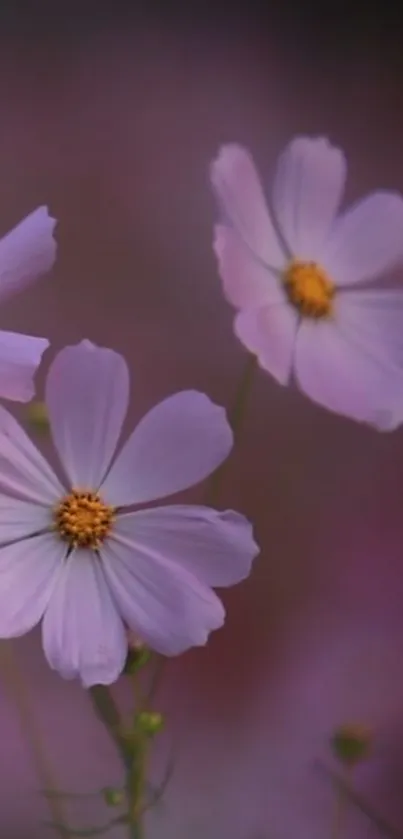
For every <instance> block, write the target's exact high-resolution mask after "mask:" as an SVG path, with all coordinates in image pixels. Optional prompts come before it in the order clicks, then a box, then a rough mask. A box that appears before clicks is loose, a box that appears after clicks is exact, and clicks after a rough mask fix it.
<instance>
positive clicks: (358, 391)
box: [211, 137, 403, 430]
mask: <svg viewBox="0 0 403 839" xmlns="http://www.w3.org/2000/svg"><path fill="white" fill-rule="evenodd" d="M346 168H347V167H346V160H345V157H344V155H343V153H342V152H341V151H340V149H337V148H335V147H334V146H332V145H330V143H329V142H328V141H327V140H326V139H324V138H318V139H310V138H305V137H297V138H296V139H294V140H293V141H292V142H291V143H290V144H289V145H288V146H287V148H286V149H285V151H284V152H283V153H282V155H281V156H280V159H279V161H278V164H277V168H276V172H275V176H274V183H273V188H272V191H271V196H270V199H271V201H270V208H269V206H268V205H267V204H266V201H265V198H264V194H263V190H262V187H261V184H260V181H259V177H258V174H257V172H256V169H255V166H254V163H253V161H252V159H251V157H250V155H249V154H248V152H247V151H246V150H245V149H243V148H241V147H240V146H237V145H227V146H224V147H223V148H221V150H220V152H219V154H218V157H217V158H216V160H215V161H214V162H213V164H212V167H211V179H212V184H213V188H214V190H215V192H216V194H217V197H218V200H219V203H220V207H221V209H222V212H223V223H221V224H218V225H217V227H216V228H215V240H214V249H215V253H216V256H217V259H218V264H219V271H220V275H221V278H222V281H223V286H224V291H225V294H226V297H227V299H228V300H229V301H230V303H232V305H233V306H235V308H236V309H237V314H236V316H235V325H234V328H235V332H236V335H237V336H238V338H239V339H240V340H241V341H242V343H243V344H244V345H245V346H246V347H247V349H248V350H249V351H250V352H251V353H253V354H254V355H256V356H257V358H258V361H259V364H260V366H261V367H262V368H264V369H265V370H267V371H268V372H269V373H271V375H272V376H274V378H275V379H276V380H277V381H278V382H279V383H280V384H282V385H287V384H288V383H289V382H290V381H291V379H292V378H293V377H295V379H296V381H297V383H298V384H299V387H300V388H301V389H302V390H303V391H304V392H305V393H306V394H307V395H308V396H309V397H310V398H311V399H313V400H314V401H315V402H317V403H319V404H320V405H323V406H325V407H326V408H328V409H329V410H331V411H334V412H337V413H340V414H343V415H345V416H348V417H351V418H353V419H355V420H358V421H362V422H367V423H370V424H372V425H374V426H376V427H377V428H379V429H380V430H391V429H392V428H395V427H396V426H397V425H399V424H400V423H401V421H402V418H403V417H402V408H403V287H400V288H395V289H390V290H387V289H386V288H383V289H381V288H379V287H378V288H376V286H375V285H374V284H373V281H375V280H377V279H379V278H380V277H381V276H383V275H385V274H386V273H388V272H390V271H391V270H392V269H393V268H395V267H396V266H397V265H398V264H400V263H402V262H403V198H402V197H401V196H400V195H398V194H397V193H394V192H385V191H383V192H374V193H372V194H371V195H369V196H368V197H366V198H364V199H363V200H361V201H359V202H358V203H356V204H355V205H353V206H352V207H351V208H350V209H348V210H346V211H345V212H343V213H341V214H338V210H339V205H340V202H341V199H342V195H343V190H344V184H345V179H346Z"/></svg>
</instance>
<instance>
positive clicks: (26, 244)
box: [0, 207, 56, 402]
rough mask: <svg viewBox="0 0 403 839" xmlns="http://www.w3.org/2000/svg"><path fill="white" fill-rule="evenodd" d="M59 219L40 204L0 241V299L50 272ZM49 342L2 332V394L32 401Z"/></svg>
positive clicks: (24, 400)
mask: <svg viewBox="0 0 403 839" xmlns="http://www.w3.org/2000/svg"><path fill="white" fill-rule="evenodd" d="M55 225H56V220H55V219H53V218H51V217H50V216H49V214H48V210H47V207H38V208H37V209H36V210H34V212H33V213H30V215H29V216H27V217H26V218H25V219H24V220H23V221H21V222H20V223H19V224H17V226H16V227H14V228H13V230H11V231H10V232H9V233H7V235H6V236H4V237H3V239H1V240H0V301H2V300H4V299H5V298H7V297H9V296H11V295H12V294H15V293H16V292H18V291H20V290H21V289H23V288H25V286H27V285H29V284H30V283H33V282H34V280H36V279H37V278H38V277H40V275H41V274H45V273H46V271H49V270H50V269H51V267H52V265H53V263H54V261H55V258H56V242H55V240H54V238H53V230H54V227H55ZM48 346H49V341H48V340H46V338H35V337H33V336H31V335H18V334H16V333H15V332H2V331H0V396H1V397H3V398H5V399H13V400H15V401H17V402H29V400H30V399H32V397H33V395H34V392H35V391H34V381H33V380H34V375H35V372H36V370H37V367H38V365H39V364H40V361H41V358H42V355H43V353H44V352H45V350H46V349H47V347H48Z"/></svg>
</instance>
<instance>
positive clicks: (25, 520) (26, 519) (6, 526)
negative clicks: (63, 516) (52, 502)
mask: <svg viewBox="0 0 403 839" xmlns="http://www.w3.org/2000/svg"><path fill="white" fill-rule="evenodd" d="M51 524H52V515H51V508H50V507H40V506H39V505H37V504H32V503H31V502H30V501H20V500H19V499H18V498H11V497H10V496H7V495H0V544H4V543H6V542H12V541H13V540H14V539H25V538H26V537H27V536H32V535H33V534H35V533H39V532H40V531H42V530H46V529H49V527H50V526H51Z"/></svg>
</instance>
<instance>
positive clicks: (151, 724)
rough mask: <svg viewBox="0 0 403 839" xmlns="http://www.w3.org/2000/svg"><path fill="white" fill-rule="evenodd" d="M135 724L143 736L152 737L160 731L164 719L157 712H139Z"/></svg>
mask: <svg viewBox="0 0 403 839" xmlns="http://www.w3.org/2000/svg"><path fill="white" fill-rule="evenodd" d="M136 722H137V725H138V726H139V728H140V729H141V731H142V732H143V734H147V735H148V736H149V737H153V736H154V734H157V733H158V732H159V731H161V729H162V727H163V725H164V718H163V716H162V714H160V713H159V712H158V711H140V713H139V714H137V717H136Z"/></svg>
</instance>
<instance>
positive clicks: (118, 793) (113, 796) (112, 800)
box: [102, 787, 124, 807]
mask: <svg viewBox="0 0 403 839" xmlns="http://www.w3.org/2000/svg"><path fill="white" fill-rule="evenodd" d="M102 797H103V799H104V801H105V804H107V805H108V807H118V806H119V804H122V803H123V801H124V794H123V792H122V790H120V789H117V788H116V787H104V789H103V790H102Z"/></svg>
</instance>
